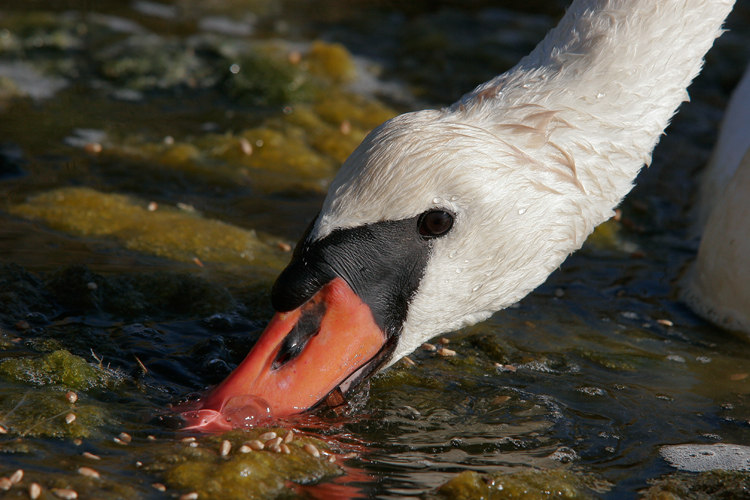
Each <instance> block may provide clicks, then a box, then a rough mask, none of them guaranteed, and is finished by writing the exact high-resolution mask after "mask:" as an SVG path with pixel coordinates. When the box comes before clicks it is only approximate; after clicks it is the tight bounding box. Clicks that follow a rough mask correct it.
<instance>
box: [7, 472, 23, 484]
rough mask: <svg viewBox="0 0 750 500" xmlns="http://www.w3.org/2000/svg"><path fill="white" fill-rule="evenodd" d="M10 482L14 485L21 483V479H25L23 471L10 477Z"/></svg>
mask: <svg viewBox="0 0 750 500" xmlns="http://www.w3.org/2000/svg"><path fill="white" fill-rule="evenodd" d="M9 479H10V482H11V483H13V484H18V483H20V482H21V479H23V469H18V470H17V471H16V472H14V473H13V474H11V475H10V478H9Z"/></svg>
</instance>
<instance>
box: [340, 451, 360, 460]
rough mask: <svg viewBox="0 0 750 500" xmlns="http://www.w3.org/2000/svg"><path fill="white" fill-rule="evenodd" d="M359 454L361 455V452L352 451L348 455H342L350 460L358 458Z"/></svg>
mask: <svg viewBox="0 0 750 500" xmlns="http://www.w3.org/2000/svg"><path fill="white" fill-rule="evenodd" d="M358 456H359V453H356V452H354V451H350V452H349V453H347V454H346V455H341V458H343V459H344V460H349V459H350V458H357V457H358Z"/></svg>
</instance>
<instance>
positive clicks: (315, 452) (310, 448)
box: [302, 443, 320, 458]
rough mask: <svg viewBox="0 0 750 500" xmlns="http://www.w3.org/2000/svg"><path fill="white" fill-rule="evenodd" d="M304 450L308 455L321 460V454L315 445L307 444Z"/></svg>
mask: <svg viewBox="0 0 750 500" xmlns="http://www.w3.org/2000/svg"><path fill="white" fill-rule="evenodd" d="M302 449H303V450H305V451H306V452H307V453H308V454H310V455H312V456H314V457H315V458H320V452H319V451H318V449H317V448H316V447H315V445H314V444H310V443H307V444H305V446H303V447H302Z"/></svg>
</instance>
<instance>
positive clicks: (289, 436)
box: [284, 430, 294, 443]
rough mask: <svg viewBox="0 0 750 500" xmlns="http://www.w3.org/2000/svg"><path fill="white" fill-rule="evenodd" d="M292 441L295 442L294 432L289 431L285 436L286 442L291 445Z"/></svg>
mask: <svg viewBox="0 0 750 500" xmlns="http://www.w3.org/2000/svg"><path fill="white" fill-rule="evenodd" d="M292 441H294V431H293V430H289V431H287V432H286V434H284V442H285V443H291V442H292Z"/></svg>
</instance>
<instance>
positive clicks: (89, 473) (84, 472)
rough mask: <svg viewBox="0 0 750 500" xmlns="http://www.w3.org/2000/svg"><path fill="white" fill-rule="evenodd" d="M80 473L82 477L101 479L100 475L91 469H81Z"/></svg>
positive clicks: (79, 469)
mask: <svg viewBox="0 0 750 500" xmlns="http://www.w3.org/2000/svg"><path fill="white" fill-rule="evenodd" d="M78 473H79V474H80V475H82V476H86V477H92V478H94V479H100V476H99V473H98V472H97V471H96V470H94V469H92V468H91V467H79V468H78Z"/></svg>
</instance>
